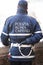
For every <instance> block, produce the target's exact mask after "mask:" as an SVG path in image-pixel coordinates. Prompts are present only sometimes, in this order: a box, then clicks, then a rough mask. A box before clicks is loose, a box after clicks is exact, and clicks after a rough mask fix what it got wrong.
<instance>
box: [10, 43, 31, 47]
mask: <svg viewBox="0 0 43 65" xmlns="http://www.w3.org/2000/svg"><path fill="white" fill-rule="evenodd" d="M12 46H14V47H19V46H20V47H32V45H31V44H29V45H23V44H21V45H20V44H19V43H15V44H14V43H11V47H12Z"/></svg>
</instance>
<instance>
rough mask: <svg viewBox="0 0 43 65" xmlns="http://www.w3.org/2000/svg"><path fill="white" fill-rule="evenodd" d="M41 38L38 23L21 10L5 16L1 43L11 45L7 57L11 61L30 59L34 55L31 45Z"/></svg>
mask: <svg viewBox="0 0 43 65" xmlns="http://www.w3.org/2000/svg"><path fill="white" fill-rule="evenodd" d="M41 38H42V32H41V29H40V26H39V23H38V22H37V21H36V19H35V18H33V17H30V16H28V15H27V14H26V13H25V12H24V11H22V10H19V11H18V13H17V15H15V16H11V17H8V18H7V20H6V21H5V25H4V28H3V32H2V34H1V40H2V43H3V44H4V45H6V46H8V45H11V47H10V50H9V55H10V56H9V59H10V60H13V61H26V60H28V61H30V60H32V59H33V58H34V55H33V52H32V50H31V45H34V44H35V43H37V42H39V41H40V39H41ZM26 45H27V46H26ZM20 46H21V47H20ZM22 46H23V47H22ZM25 46H26V47H25Z"/></svg>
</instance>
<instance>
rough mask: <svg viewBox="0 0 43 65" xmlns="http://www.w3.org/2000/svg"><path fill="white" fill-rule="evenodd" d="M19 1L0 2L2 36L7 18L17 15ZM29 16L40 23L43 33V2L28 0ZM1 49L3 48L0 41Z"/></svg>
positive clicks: (40, 0) (5, 0)
mask: <svg viewBox="0 0 43 65" xmlns="http://www.w3.org/2000/svg"><path fill="white" fill-rule="evenodd" d="M18 1H19V0H0V36H1V32H2V30H3V26H4V23H5V20H6V18H7V17H9V16H12V15H15V14H16V12H17V4H18ZM27 1H28V15H29V16H33V17H35V18H36V19H37V21H38V22H39V24H40V26H41V29H42V32H43V0H27ZM0 47H3V45H2V43H1V39H0Z"/></svg>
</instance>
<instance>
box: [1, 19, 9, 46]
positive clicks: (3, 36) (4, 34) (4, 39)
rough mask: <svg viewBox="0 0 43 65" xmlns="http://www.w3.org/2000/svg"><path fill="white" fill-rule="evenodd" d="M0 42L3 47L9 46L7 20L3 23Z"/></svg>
mask: <svg viewBox="0 0 43 65" xmlns="http://www.w3.org/2000/svg"><path fill="white" fill-rule="evenodd" d="M1 41H2V43H3V44H4V45H5V46H8V45H9V18H8V19H7V20H6V21H5V24H4V28H3V32H2V33H1Z"/></svg>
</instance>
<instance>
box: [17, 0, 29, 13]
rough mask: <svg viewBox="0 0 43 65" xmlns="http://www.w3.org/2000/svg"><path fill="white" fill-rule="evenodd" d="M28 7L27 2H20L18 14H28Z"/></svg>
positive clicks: (24, 0)
mask: <svg viewBox="0 0 43 65" xmlns="http://www.w3.org/2000/svg"><path fill="white" fill-rule="evenodd" d="M27 6H28V4H27V1H26V0H20V1H19V3H18V12H19V13H20V12H22V13H23V12H24V13H27Z"/></svg>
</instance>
